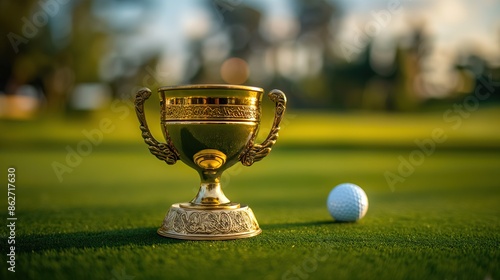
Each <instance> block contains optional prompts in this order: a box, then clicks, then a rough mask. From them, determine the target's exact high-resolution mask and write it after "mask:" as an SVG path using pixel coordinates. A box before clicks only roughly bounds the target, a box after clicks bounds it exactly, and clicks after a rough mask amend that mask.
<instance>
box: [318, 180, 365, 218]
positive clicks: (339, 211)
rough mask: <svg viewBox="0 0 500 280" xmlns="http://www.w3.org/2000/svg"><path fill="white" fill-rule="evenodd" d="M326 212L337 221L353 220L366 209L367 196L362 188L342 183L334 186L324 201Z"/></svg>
mask: <svg viewBox="0 0 500 280" xmlns="http://www.w3.org/2000/svg"><path fill="white" fill-rule="evenodd" d="M326 206H327V207H328V212H330V215H332V217H333V218H334V219H335V220H336V221H339V222H355V221H357V220H359V219H361V218H363V217H364V216H365V214H366V211H367V210H368V197H366V193H365V192H364V191H363V189H362V188H360V187H359V186H357V185H355V184H351V183H344V184H340V185H338V186H336V187H335V188H333V190H332V191H331V192H330V194H329V195H328V199H327V201H326Z"/></svg>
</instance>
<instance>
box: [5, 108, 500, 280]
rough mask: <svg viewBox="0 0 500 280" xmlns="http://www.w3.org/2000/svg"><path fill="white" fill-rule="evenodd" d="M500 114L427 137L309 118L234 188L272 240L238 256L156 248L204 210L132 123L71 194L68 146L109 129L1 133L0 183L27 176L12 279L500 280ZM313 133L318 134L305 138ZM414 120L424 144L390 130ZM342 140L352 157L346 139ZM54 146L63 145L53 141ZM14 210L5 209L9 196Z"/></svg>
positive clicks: (44, 125) (429, 124)
mask: <svg viewBox="0 0 500 280" xmlns="http://www.w3.org/2000/svg"><path fill="white" fill-rule="evenodd" d="M498 112H499V111H498V110H489V111H488V110H486V111H479V112H476V113H477V114H475V115H474V116H473V117H471V118H470V119H469V120H464V124H463V126H462V127H461V128H459V129H457V130H453V129H451V128H447V127H446V125H447V124H446V123H443V122H442V120H441V118H440V114H428V115H425V116H423V117H422V118H420V120H422V121H421V122H415V120H419V119H418V118H417V117H416V116H405V115H402V116H399V117H398V116H395V115H393V116H391V117H388V116H383V115H380V116H369V115H366V116H362V115H361V116H360V115H321V116H320V115H315V114H310V113H305V112H299V113H296V114H295V117H294V118H293V119H290V120H289V123H288V124H287V125H286V126H285V127H284V129H283V132H282V135H281V136H282V139H280V141H278V143H277V146H276V148H275V149H274V150H273V152H272V153H271V155H269V156H268V157H267V158H265V159H264V160H263V161H262V162H258V163H256V164H255V165H254V166H252V167H250V168H246V167H242V166H235V167H233V169H231V170H228V171H227V174H226V175H225V176H224V178H223V183H224V184H225V185H224V192H225V193H226V195H227V196H228V197H229V198H230V199H232V200H233V201H238V202H242V203H245V204H249V205H250V206H251V207H252V209H253V211H254V213H255V215H256V217H257V219H258V221H259V223H260V226H261V227H262V229H263V233H262V234H261V235H259V236H256V237H253V238H249V239H243V240H234V241H180V240H173V239H167V238H162V237H160V236H158V235H157V234H156V229H157V227H158V226H159V225H160V223H161V221H162V219H163V216H164V214H165V212H166V211H167V210H168V207H169V206H170V204H172V203H175V202H181V201H187V200H189V199H190V198H192V197H193V196H194V195H195V192H196V187H197V184H198V178H197V175H196V173H195V172H194V171H193V170H191V169H189V168H188V167H186V166H185V165H183V164H182V163H178V164H176V165H174V166H167V165H166V164H165V163H162V162H160V161H158V160H157V159H156V158H155V157H154V156H152V155H150V154H149V153H148V151H147V148H146V146H145V145H144V144H143V143H142V142H141V139H140V133H139V130H138V128H137V125H136V124H135V123H134V120H132V119H131V120H128V119H127V120H125V121H124V122H120V121H115V123H114V124H115V125H116V132H115V133H111V134H109V135H105V136H104V138H103V142H102V143H101V144H100V145H98V146H95V147H94V148H93V151H92V153H91V154H89V155H88V156H86V157H83V160H82V162H81V164H79V165H78V166H77V167H75V168H74V170H73V171H72V172H71V173H66V174H64V175H63V181H62V182H59V180H58V179H57V177H56V176H55V174H54V171H53V170H52V166H51V164H52V163H53V162H54V161H57V162H61V163H64V162H65V157H66V155H67V152H66V150H65V148H66V146H67V145H69V146H70V147H75V146H76V145H77V143H78V142H79V141H81V139H82V138H81V134H79V133H80V131H81V130H82V129H87V130H90V129H92V128H94V127H95V123H92V122H81V123H77V124H75V123H69V124H68V123H64V122H59V123H54V122H49V121H39V122H33V123H17V122H2V123H0V124H1V125H2V126H3V127H4V128H8V129H9V131H15V132H14V133H11V134H8V135H2V139H1V140H0V144H1V146H0V158H1V166H0V168H2V169H1V170H0V174H2V175H1V177H0V178H4V182H3V183H2V184H3V185H5V183H6V173H7V171H6V169H7V167H8V166H14V167H16V169H17V172H16V175H17V182H16V184H17V190H16V199H17V200H16V202H17V205H16V206H17V209H16V215H17V217H18V221H17V224H16V225H17V227H16V256H17V259H16V272H15V273H11V272H8V271H7V268H6V265H5V261H6V256H5V254H6V253H5V248H6V246H7V245H6V244H7V241H6V237H7V231H6V230H5V228H4V230H3V231H1V233H2V238H1V240H0V242H1V244H2V246H1V248H2V255H3V256H4V257H3V258H2V260H3V263H4V265H3V266H2V271H1V273H0V275H1V276H0V277H1V278H2V279H116V280H121V279H128V280H132V279H230V278H234V279H367V278H368V279H485V278H488V277H490V278H491V279H498V278H500V265H499V260H500V220H499V217H500V205H499V201H500V180H499V175H498V172H499V170H500V149H499V148H498V147H499V146H500V144H498V142H496V139H497V137H498V134H499V130H498V127H497V124H495V123H494V122H493V121H492V119H491V118H492V116H497V115H498ZM313 120H317V121H318V123H316V129H315V130H311V129H309V132H308V133H307V135H303V136H302V138H300V135H301V134H300V131H301V130H304V127H307V125H306V124H307V123H309V122H311V121H313ZM377 120H379V121H377ZM403 120H406V121H408V123H409V124H411V120H413V121H414V122H413V123H416V124H415V129H414V130H411V131H412V132H411V133H410V132H408V131H407V130H405V131H404V132H394V130H391V129H390V128H394V127H397V126H399V124H398V123H400V122H402V123H404V121H403ZM151 123H153V121H151ZM349 123H350V124H351V125H349ZM474 123H477V124H480V127H479V128H478V129H477V130H476V134H475V136H474V135H471V132H470V131H469V132H466V131H468V130H472V131H474V129H475V128H474V127H475V126H473V125H472V124H474ZM488 124H489V126H488ZM151 126H152V125H151ZM373 126H378V127H379V128H380V129H386V130H385V131H386V132H387V134H388V135H386V136H385V137H386V139H389V140H388V141H389V143H386V142H384V141H381V140H380V141H379V142H378V143H379V144H373V141H371V140H373V139H378V138H383V137H381V136H379V135H378V134H374V133H373V132H372V131H371V130H368V131H370V132H366V131H365V130H364V129H363V128H367V129H368V128H370V127H371V129H373ZM342 127H343V131H345V133H346V134H347V135H350V139H352V143H348V141H347V140H346V139H347V138H345V137H346V136H345V135H343V136H338V137H337V136H335V135H340V133H341V132H342V131H338V130H337V129H339V128H342ZM349 127H350V128H349ZM435 127H443V128H444V129H448V130H446V131H447V133H448V135H449V141H447V142H445V143H443V144H442V145H438V146H437V148H436V152H435V153H433V154H432V155H431V156H429V157H426V158H425V161H424V163H423V164H422V165H419V166H416V168H415V172H414V173H413V174H412V175H411V176H409V177H407V178H406V180H405V181H404V182H402V183H398V184H396V185H395V186H394V187H393V188H391V187H390V186H389V185H388V183H387V182H386V179H385V178H384V173H385V172H386V171H391V172H394V173H396V172H397V168H398V165H399V160H398V157H399V156H403V157H405V158H408V155H409V154H410V152H411V151H413V150H414V149H415V146H414V144H413V140H414V139H415V138H420V139H423V138H424V137H428V135H430V132H431V131H432V129H434V128H435ZM128 129H130V130H128ZM462 129H463V130H466V131H465V132H464V131H463V130H462ZM265 130H266V129H265V128H263V131H265ZM287 130H288V132H286V131H287ZM325 130H326V131H330V132H331V133H330V134H329V133H325V132H324V131H325ZM358 130H359V131H358ZM47 131H52V132H54V131H64V133H63V135H62V136H61V137H58V138H57V139H52V138H53V136H51V135H49V134H47V133H48V132H47ZM314 131H318V132H317V133H314ZM357 131H358V132H357ZM391 131H392V132H391ZM356 133H358V134H356ZM407 133H410V134H411V136H408V135H407ZM135 134H137V136H135ZM129 135H130V136H129ZM157 135H160V134H157ZM426 135H427V136H426ZM478 135H479V136H478ZM28 136H32V138H31V139H29V140H27V139H26V138H28ZM286 136H288V137H289V138H288V139H286V138H285V137H286ZM339 137H340V138H339ZM342 138H345V139H342ZM301 139H302V140H301ZM391 139H392V140H391ZM395 139H396V140H395ZM36 140H40V141H41V142H39V143H36ZM301 141H302V142H301ZM391 141H392V142H391ZM342 143H344V144H346V145H344V146H342V145H340V144H342ZM384 143H385V144H384ZM495 143H497V144H496V145H497V146H495ZM280 144H281V145H280ZM337 144H339V145H340V146H342V147H343V148H341V149H338V148H335V146H336V145H337ZM347 144H349V145H347ZM461 147H465V148H461ZM0 182H1V181H0ZM342 182H353V183H357V184H359V185H360V186H361V187H363V188H364V190H365V191H366V193H367V195H368V198H369V201H370V206H369V210H368V213H367V215H366V217H365V218H364V219H362V220H361V221H359V222H357V223H334V222H333V220H332V219H331V218H330V216H329V214H328V212H327V210H326V206H325V200H326V196H327V194H328V192H329V191H330V190H331V188H332V187H333V186H334V185H336V184H339V183H342ZM0 202H1V203H0V207H1V209H6V208H7V205H6V198H5V194H4V195H2V201H0ZM6 217H7V211H6V210H2V211H0V218H2V220H4V221H6ZM132 277H134V278H132Z"/></svg>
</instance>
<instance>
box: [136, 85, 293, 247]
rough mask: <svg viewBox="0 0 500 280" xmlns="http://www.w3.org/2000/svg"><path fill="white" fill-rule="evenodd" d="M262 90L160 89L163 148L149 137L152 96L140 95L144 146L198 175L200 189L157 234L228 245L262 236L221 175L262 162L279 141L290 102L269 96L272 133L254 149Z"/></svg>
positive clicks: (278, 94)
mask: <svg viewBox="0 0 500 280" xmlns="http://www.w3.org/2000/svg"><path fill="white" fill-rule="evenodd" d="M263 93H264V91H263V90H262V89H261V88H257V87H249V86H240V85H215V84H214V85H212V84H204V85H187V86H173V87H161V88H159V89H158V94H159V96H160V118H161V129H162V132H163V135H164V137H165V141H166V142H165V143H161V142H158V141H157V140H156V139H155V138H154V137H153V136H152V134H151V132H150V131H149V128H148V125H147V122H146V118H145V115H144V102H145V101H146V100H147V99H148V98H149V97H150V96H151V91H150V90H149V89H147V88H143V89H140V90H139V91H138V92H137V95H136V99H135V109H136V113H137V117H138V119H139V123H140V129H141V131H142V137H143V138H144V142H145V143H146V144H147V145H148V146H149V150H150V152H151V153H152V154H153V155H155V156H156V157H157V158H158V159H160V160H162V161H165V162H166V163H167V164H170V165H171V164H175V163H176V162H177V161H178V160H181V161H182V162H184V163H185V164H186V165H188V166H190V167H192V168H193V169H195V170H196V171H197V172H198V174H199V176H200V179H201V184H200V188H199V190H198V193H197V194H196V196H195V197H194V198H193V199H192V200H191V201H190V202H183V203H176V204H173V205H172V206H171V207H170V209H169V211H168V212H167V214H166V216H165V219H164V220H163V224H162V226H161V227H160V228H159V229H158V234H159V235H161V236H165V237H170V238H177V239H188V240H225V239H238V238H246V237H252V236H255V235H258V234H259V233H261V229H260V227H259V224H258V223H257V220H256V218H255V216H254V214H253V212H252V210H251V209H250V207H248V206H247V205H243V204H239V203H236V202H232V201H230V200H229V199H228V198H227V197H226V196H225V195H224V193H223V191H222V188H221V184H220V178H221V176H222V173H223V172H224V171H225V170H226V169H228V168H230V167H231V166H233V165H234V164H236V163H237V162H238V161H239V162H241V163H242V164H243V165H245V166H250V165H252V164H253V163H254V162H256V161H259V160H261V159H263V158H264V157H265V156H267V155H268V154H269V153H270V152H271V148H272V146H273V145H274V144H275V142H276V140H277V139H278V132H279V130H280V122H281V119H282V117H283V114H284V112H285V108H286V97H285V94H284V93H283V92H281V91H280V90H276V89H275V90H272V91H271V92H269V94H268V96H269V98H270V99H271V100H272V101H273V102H274V103H275V106H276V108H275V116H274V121H273V124H272V127H271V131H270V132H269V135H268V136H267V138H266V139H265V140H264V141H263V142H262V143H261V144H255V143H254V141H255V138H256V136H257V133H258V131H259V126H260V119H261V102H262V95H263Z"/></svg>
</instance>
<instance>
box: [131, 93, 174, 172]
mask: <svg viewBox="0 0 500 280" xmlns="http://www.w3.org/2000/svg"><path fill="white" fill-rule="evenodd" d="M150 96H151V90H149V89H148V88H141V89H140V90H139V91H138V92H137V94H136V96H135V102H134V104H135V112H136V113H137V118H138V119H139V123H140V124H141V125H140V129H141V131H142V138H144V142H145V143H146V144H148V146H149V151H150V152H151V153H152V154H153V155H155V156H156V157H157V158H158V159H159V160H163V161H165V162H166V163H167V164H174V163H175V162H176V161H177V160H179V153H178V152H177V151H176V150H175V148H174V145H173V144H172V142H171V140H170V136H169V135H168V132H167V131H166V130H165V139H166V140H167V143H160V142H158V141H156V139H155V138H154V137H153V135H152V134H151V131H149V127H148V123H147V121H146V116H145V115H144V102H146V100H148V98H149V97H150Z"/></svg>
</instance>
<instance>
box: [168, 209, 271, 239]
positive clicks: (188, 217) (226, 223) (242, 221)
mask: <svg viewBox="0 0 500 280" xmlns="http://www.w3.org/2000/svg"><path fill="white" fill-rule="evenodd" d="M259 233H261V229H260V228H259V224H258V223H257V220H256V219H255V216H254V214H253V212H252V209H250V208H249V207H248V206H246V205H242V206H241V207H240V208H237V209H224V210H214V209H203V210H200V209H187V208H181V207H180V205H179V204H174V205H172V207H171V208H170V210H169V211H168V213H167V215H166V216H165V219H164V220H163V225H162V226H161V228H159V229H158V234H159V235H161V236H165V237H171V238H177V239H188V240H226V239H239V238H246V237H252V236H255V235H258V234H259Z"/></svg>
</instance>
